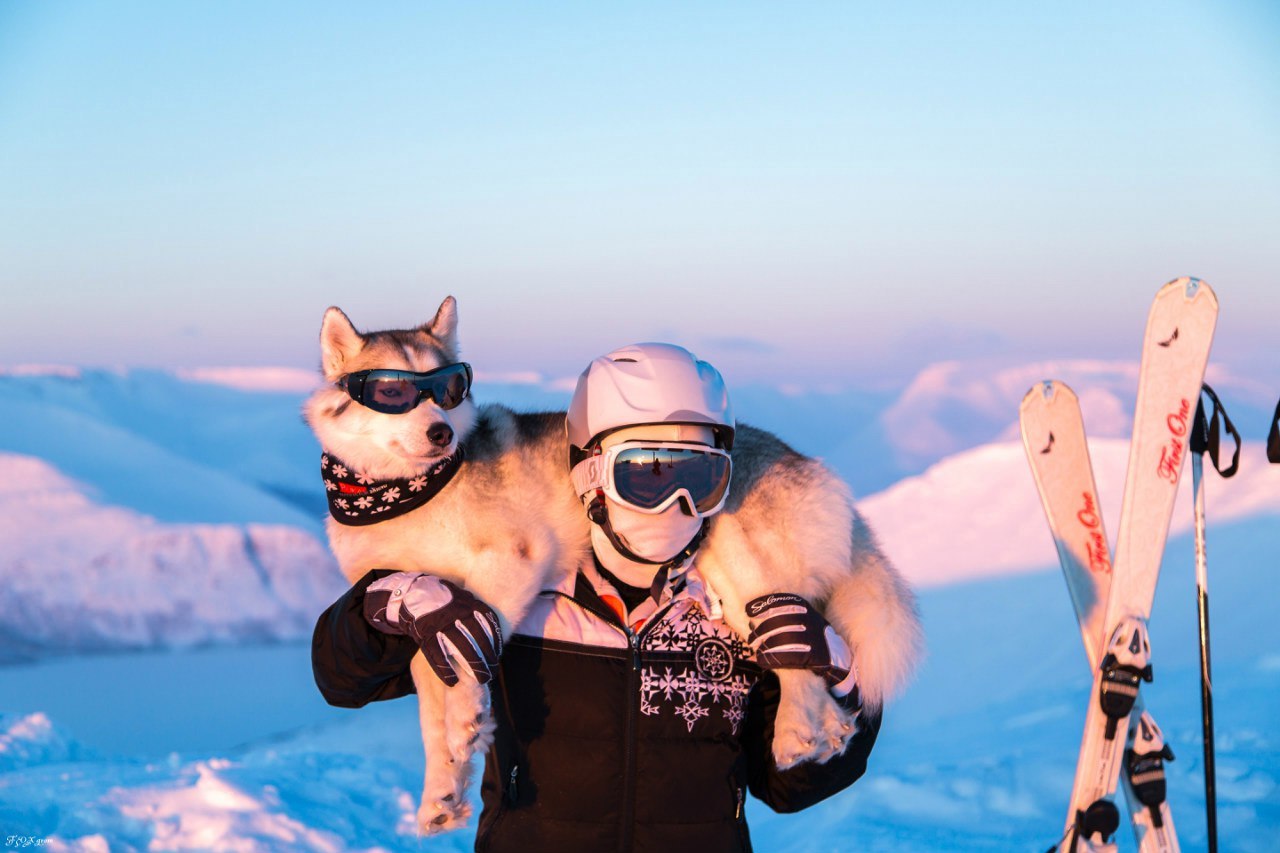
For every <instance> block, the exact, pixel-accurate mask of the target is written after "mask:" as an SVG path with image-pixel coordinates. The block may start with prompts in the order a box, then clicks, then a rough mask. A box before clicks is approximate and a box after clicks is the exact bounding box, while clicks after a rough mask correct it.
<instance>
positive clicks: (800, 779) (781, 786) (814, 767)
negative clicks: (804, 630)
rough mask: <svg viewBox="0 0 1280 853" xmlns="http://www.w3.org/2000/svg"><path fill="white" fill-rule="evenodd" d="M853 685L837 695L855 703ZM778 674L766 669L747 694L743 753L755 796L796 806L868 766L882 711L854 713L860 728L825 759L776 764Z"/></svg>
mask: <svg viewBox="0 0 1280 853" xmlns="http://www.w3.org/2000/svg"><path fill="white" fill-rule="evenodd" d="M856 692H857V691H856V688H855V689H854V691H853V694H851V695H850V696H849V697H847V698H846V699H844V700H837V701H840V702H841V704H844V705H846V706H847V707H848V706H854V707H856V705H857V696H856ZM779 695H780V690H779V687H778V677H777V676H776V675H774V674H773V673H772V672H765V673H764V674H763V675H762V676H761V678H760V681H759V682H757V683H756V685H755V687H754V688H753V689H752V691H751V693H750V695H749V696H748V699H747V717H746V720H745V721H744V722H743V738H742V740H743V746H744V748H745V750H746V753H747V785H748V788H749V789H750V791H751V793H752V795H753V796H755V797H756V798H757V799H759V800H762V801H763V802H764V803H765V804H766V805H768V806H769V808H771V809H773V810H774V811H776V812H797V811H800V810H801V809H807V808H808V807H809V806H811V805H813V804H815V803H819V802H821V801H822V800H825V799H826V798H827V797H830V796H831V795H833V794H837V793H839V792H840V791H843V790H844V789H845V788H848V787H849V786H850V785H852V784H853V783H854V782H856V781H857V780H858V779H859V778H861V776H862V774H863V773H865V772H866V770H867V757H868V756H869V755H870V754H871V748H872V747H873V746H874V745H875V742H876V736H877V735H878V734H879V732H880V720H881V712H880V711H877V712H876V713H875V714H868V713H867V712H865V711H864V712H862V713H861V714H859V715H858V732H857V734H855V735H854V736H853V737H852V738H850V739H849V746H848V748H847V749H846V750H845V751H844V752H843V753H842V754H840V755H837V756H835V757H834V758H832V759H830V760H829V761H827V762H825V763H823V764H818V763H816V762H812V761H806V762H803V763H801V764H797V765H795V766H794V767H790V768H788V769H786V770H779V769H778V766H777V764H775V763H774V760H773V724H774V718H775V717H776V716H777V712H778V697H779Z"/></svg>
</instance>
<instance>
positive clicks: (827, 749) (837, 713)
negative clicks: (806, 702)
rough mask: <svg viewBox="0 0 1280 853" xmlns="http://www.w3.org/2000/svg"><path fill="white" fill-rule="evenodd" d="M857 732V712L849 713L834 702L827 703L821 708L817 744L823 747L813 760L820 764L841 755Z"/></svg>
mask: <svg viewBox="0 0 1280 853" xmlns="http://www.w3.org/2000/svg"><path fill="white" fill-rule="evenodd" d="M857 733H858V715H857V713H852V714H851V713H849V712H848V711H846V710H844V709H843V708H841V707H840V706H839V705H837V704H836V703H835V702H830V703H828V704H827V705H826V706H825V707H824V708H823V713H822V731H821V734H820V735H819V745H820V746H821V747H822V748H823V749H822V754H821V755H820V756H818V757H816V758H815V759H814V760H815V761H817V762H818V763H819V764H821V763H823V762H826V761H830V760H831V759H832V758H835V757H836V756H837V755H841V754H842V753H843V752H844V751H845V750H846V749H848V747H849V741H850V740H851V739H852V738H853V736H854V735H856V734H857Z"/></svg>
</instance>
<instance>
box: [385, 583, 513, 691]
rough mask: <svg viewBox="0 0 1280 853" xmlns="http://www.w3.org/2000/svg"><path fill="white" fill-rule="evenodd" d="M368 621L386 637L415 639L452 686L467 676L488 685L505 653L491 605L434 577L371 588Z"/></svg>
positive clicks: (424, 653)
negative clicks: (394, 636) (398, 635)
mask: <svg viewBox="0 0 1280 853" xmlns="http://www.w3.org/2000/svg"><path fill="white" fill-rule="evenodd" d="M364 617H365V619H366V620H367V621H368V622H369V624H370V625H372V626H373V627H374V628H377V629H378V630H379V631H381V632H383V633H384V634H403V635H405V636H407V637H411V638H412V639H413V640H414V642H416V643H417V644H418V648H420V649H422V653H423V655H425V656H426V658H427V662H428V663H430V664H431V669H432V670H433V671H434V672H435V674H436V675H437V676H439V677H440V680H441V681H443V682H444V683H445V684H447V685H449V686H450V687H452V686H453V685H455V684H457V683H458V678H459V677H460V676H461V675H463V674H464V673H466V674H470V675H471V676H472V677H474V678H475V680H476V681H478V682H479V683H481V684H488V683H489V679H491V678H492V677H493V674H494V672H496V671H497V668H498V656H499V655H501V654H502V629H501V627H500V625H499V622H498V615H497V614H496V613H494V612H493V609H492V608H491V607H489V605H487V604H485V603H484V602H483V601H481V600H480V599H478V598H476V597H475V596H474V595H472V594H471V593H469V592H467V591H466V590H465V589H463V588H462V587H460V586H458V585H456V584H453V583H450V582H449V581H447V580H441V579H440V578H437V577H433V576H432V575H424V574H412V573H409V572H397V573H395V574H394V575H387V576H386V577H385V578H380V579H378V580H376V581H374V582H373V583H371V584H369V588H368V589H367V590H366V591H365V595H364Z"/></svg>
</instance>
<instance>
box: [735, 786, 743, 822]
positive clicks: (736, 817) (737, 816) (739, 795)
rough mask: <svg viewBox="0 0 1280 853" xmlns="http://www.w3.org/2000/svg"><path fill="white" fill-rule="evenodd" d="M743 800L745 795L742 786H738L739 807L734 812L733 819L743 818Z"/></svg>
mask: <svg viewBox="0 0 1280 853" xmlns="http://www.w3.org/2000/svg"><path fill="white" fill-rule="evenodd" d="M742 800H743V796H742V788H741V787H739V788H738V808H737V810H736V811H735V812H734V813H733V819H734V820H741V819H742Z"/></svg>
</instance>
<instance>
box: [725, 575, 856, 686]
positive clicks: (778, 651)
mask: <svg viewBox="0 0 1280 853" xmlns="http://www.w3.org/2000/svg"><path fill="white" fill-rule="evenodd" d="M747 618H748V624H749V625H750V626H751V634H750V635H749V636H748V637H747V642H748V643H749V644H750V646H751V648H752V649H753V650H754V651H755V653H756V656H757V658H759V660H760V664H761V665H762V666H764V667H766V668H769V669H808V670H811V671H813V672H815V673H817V674H818V675H820V676H822V677H823V678H824V679H826V681H827V684H828V685H829V686H834V685H836V684H839V683H840V682H842V681H844V680H845V678H847V677H848V675H849V673H850V668H851V667H852V665H853V655H852V654H851V653H850V652H849V646H848V645H847V644H846V643H845V641H844V640H843V639H842V638H841V637H840V635H839V634H837V633H836V632H835V629H834V628H832V627H831V626H830V625H829V624H828V623H827V620H826V619H824V618H822V614H821V613H819V612H818V611H817V610H815V609H814V608H813V605H811V604H809V602H807V601H805V600H804V599H803V598H801V597H800V596H798V595H792V594H791V593H773V594H771V595H762V596H760V597H759V598H755V599H752V600H751V601H749V602H747Z"/></svg>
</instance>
